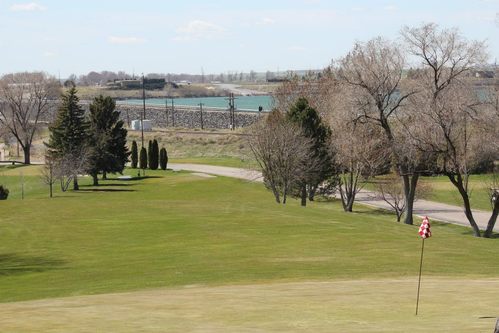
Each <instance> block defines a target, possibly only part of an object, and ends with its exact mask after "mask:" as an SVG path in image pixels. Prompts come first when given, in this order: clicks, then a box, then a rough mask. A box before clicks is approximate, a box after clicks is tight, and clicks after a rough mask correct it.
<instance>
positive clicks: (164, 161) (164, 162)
mask: <svg viewBox="0 0 499 333" xmlns="http://www.w3.org/2000/svg"><path fill="white" fill-rule="evenodd" d="M159 165H160V167H161V170H166V168H167V167H168V153H167V152H166V149H165V148H161V150H160V151H159Z"/></svg>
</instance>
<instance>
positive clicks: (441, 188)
mask: <svg viewBox="0 0 499 333" xmlns="http://www.w3.org/2000/svg"><path fill="white" fill-rule="evenodd" d="M490 177H491V176H489V175H472V176H471V177H470V190H471V191H470V193H471V199H470V200H471V207H472V208H473V209H481V210H491V209H492V208H491V205H490V197H489V192H488V191H489V187H490V185H489V181H490ZM422 181H423V182H425V183H429V184H430V185H431V188H432V191H431V193H430V194H429V196H428V198H427V199H428V200H433V201H438V202H443V203H447V204H450V205H458V206H461V205H462V204H463V200H462V198H461V195H460V194H459V192H458V190H457V189H456V188H455V186H454V185H452V183H451V182H450V181H449V179H448V178H447V177H445V176H439V177H423V178H422Z"/></svg>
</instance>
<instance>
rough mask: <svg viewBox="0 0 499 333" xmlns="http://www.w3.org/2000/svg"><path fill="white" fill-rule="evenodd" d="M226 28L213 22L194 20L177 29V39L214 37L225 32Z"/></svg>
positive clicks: (187, 39)
mask: <svg viewBox="0 0 499 333" xmlns="http://www.w3.org/2000/svg"><path fill="white" fill-rule="evenodd" d="M224 32H225V30H224V29H223V28H222V27H220V26H218V25H216V24H214V23H211V22H207V21H201V20H193V21H190V22H188V23H187V24H186V25H183V26H181V27H179V28H178V29H177V36H175V37H174V38H173V40H176V41H190V40H199V39H213V38H217V37H220V36H222V35H223V34H224Z"/></svg>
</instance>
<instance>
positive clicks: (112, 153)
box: [88, 95, 130, 185]
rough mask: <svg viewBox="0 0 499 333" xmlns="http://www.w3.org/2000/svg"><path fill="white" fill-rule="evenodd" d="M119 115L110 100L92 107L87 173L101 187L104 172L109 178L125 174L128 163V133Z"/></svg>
mask: <svg viewBox="0 0 499 333" xmlns="http://www.w3.org/2000/svg"><path fill="white" fill-rule="evenodd" d="M119 118H120V112H119V111H117V110H116V103H115V102H114V101H113V99H112V98H111V97H104V96H102V95H100V96H99V97H96V98H94V100H93V102H92V104H90V112H89V124H90V126H89V131H88V133H89V146H90V152H91V154H90V155H91V158H90V161H89V165H88V173H89V174H90V175H92V177H93V179H94V185H98V180H97V175H98V174H99V173H100V172H102V175H103V178H104V179H105V178H106V174H107V173H108V172H111V173H115V172H119V173H121V172H123V169H124V168H125V164H126V162H127V161H128V156H129V154H130V153H129V152H128V147H127V146H126V136H127V130H126V129H124V128H123V121H122V120H120V119H119Z"/></svg>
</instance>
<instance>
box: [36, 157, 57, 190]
mask: <svg viewBox="0 0 499 333" xmlns="http://www.w3.org/2000/svg"><path fill="white" fill-rule="evenodd" d="M56 169H57V162H56V161H55V159H53V158H51V157H50V156H49V155H46V156H45V165H44V166H43V169H42V173H41V176H40V177H41V179H42V181H43V182H44V183H45V184H47V185H48V186H49V196H50V198H52V197H53V193H54V191H53V187H54V184H55V183H56V182H57V170H56Z"/></svg>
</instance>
